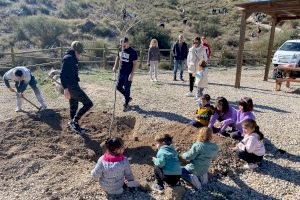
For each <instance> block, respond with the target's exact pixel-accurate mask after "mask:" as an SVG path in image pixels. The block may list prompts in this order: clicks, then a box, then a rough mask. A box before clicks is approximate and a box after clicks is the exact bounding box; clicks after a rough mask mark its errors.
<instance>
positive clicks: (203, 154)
mask: <svg viewBox="0 0 300 200" xmlns="http://www.w3.org/2000/svg"><path fill="white" fill-rule="evenodd" d="M218 150H219V147H218V145H216V144H215V143H212V142H195V143H194V144H193V145H192V147H191V149H190V150H189V151H187V152H185V153H183V154H182V158H183V159H185V160H187V161H190V163H189V164H187V165H186V166H185V167H184V168H185V169H186V170H188V171H189V172H191V173H193V174H195V175H197V176H201V175H203V174H204V173H207V172H208V168H209V165H210V162H211V160H212V159H213V158H215V157H216V156H217V154H218Z"/></svg>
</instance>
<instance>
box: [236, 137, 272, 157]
mask: <svg viewBox="0 0 300 200" xmlns="http://www.w3.org/2000/svg"><path fill="white" fill-rule="evenodd" d="M237 148H238V150H239V151H245V150H246V151H247V152H248V153H253V154H255V155H257V156H263V155H265V153H266V150H265V145H264V142H263V140H260V139H259V135H258V134H257V133H252V134H251V135H245V137H244V139H243V140H242V141H241V142H240V143H238V144H237Z"/></svg>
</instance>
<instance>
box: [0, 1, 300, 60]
mask: <svg viewBox="0 0 300 200" xmlns="http://www.w3.org/2000/svg"><path fill="white" fill-rule="evenodd" d="M241 2H245V0H244V1H242V0H226V1H225V0H223V1H221V0H209V1H208V0H202V1H197V0H166V1H162V2H160V1H158V0H153V1H150V0H145V1H138V0H130V1H126V2H125V1H115V0H100V1H96V0H74V1H71V0H62V1H58V0H52V1H47V0H0V17H1V24H0V51H4V52H5V51H8V50H9V47H10V46H11V45H13V46H14V48H16V49H31V48H49V47H56V46H68V45H69V44H70V42H71V41H72V40H81V41H84V42H85V43H86V44H87V46H89V47H103V46H104V45H105V46H106V47H115V45H116V44H117V41H118V38H119V37H120V35H125V34H126V35H129V36H130V37H131V40H132V43H133V45H134V46H136V47H142V48H147V47H148V44H149V41H150V40H151V38H153V37H155V38H157V39H158V41H159V44H160V48H170V46H171V44H172V43H173V42H174V41H175V40H176V38H177V36H178V34H179V33H184V34H185V36H186V40H187V42H188V43H189V44H190V43H191V40H192V38H193V37H194V36H195V35H206V36H207V37H208V38H209V41H210V42H211V44H212V46H213V49H214V50H215V51H218V50H221V49H229V53H225V57H228V58H235V54H234V53H230V51H231V50H232V49H237V47H238V43H239V41H238V39H239V26H240V24H239V19H240V14H239V13H238V11H237V9H236V8H235V6H234V5H235V4H236V3H241ZM253 17H255V16H254V15H253ZM137 22H138V23H137ZM260 23H265V24H266V23H268V19H267V18H264V17H262V18H261V20H260ZM131 26H132V27H131ZM284 26H285V27H286V28H283V30H286V31H283V32H281V33H280V34H278V35H277V36H276V39H275V40H276V41H275V47H276V46H278V45H280V44H281V43H282V41H284V40H286V39H288V38H291V37H298V34H297V33H295V30H297V27H298V28H299V22H298V21H292V22H288V23H285V25H284ZM129 27H131V28H130V30H129V31H128V32H126V33H124V32H125V31H122V30H125V29H129ZM257 27H258V24H256V23H255V20H252V21H251V20H250V21H249V25H248V26H247V36H246V41H247V43H246V47H247V49H265V48H266V45H267V40H268V35H269V30H268V26H267V25H264V26H262V29H263V30H262V34H261V36H260V39H259V40H258V39H257V37H256V36H257V35H256V32H257ZM298 32H299V29H298Z"/></svg>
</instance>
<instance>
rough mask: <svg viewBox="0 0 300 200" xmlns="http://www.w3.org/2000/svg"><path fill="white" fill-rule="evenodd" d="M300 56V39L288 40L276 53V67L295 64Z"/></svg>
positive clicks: (274, 61)
mask: <svg viewBox="0 0 300 200" xmlns="http://www.w3.org/2000/svg"><path fill="white" fill-rule="evenodd" d="M299 56H300V39H299V40H287V41H286V42H285V43H283V45H281V46H280V47H279V48H278V50H277V51H276V52H275V54H274V57H273V59H272V63H273V64H274V66H278V65H282V64H294V63H295V62H296V61H297V60H298V58H299Z"/></svg>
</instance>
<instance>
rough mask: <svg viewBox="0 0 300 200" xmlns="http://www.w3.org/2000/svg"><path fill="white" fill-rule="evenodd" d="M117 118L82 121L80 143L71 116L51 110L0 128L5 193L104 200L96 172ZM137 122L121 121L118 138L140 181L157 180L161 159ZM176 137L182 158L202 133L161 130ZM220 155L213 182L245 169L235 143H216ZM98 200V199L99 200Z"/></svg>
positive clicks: (180, 127) (97, 115) (99, 115)
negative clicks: (154, 161)
mask: <svg viewBox="0 0 300 200" xmlns="http://www.w3.org/2000/svg"><path fill="white" fill-rule="evenodd" d="M110 118H111V114H110V113H108V112H106V111H101V112H90V113H89V114H88V115H87V116H85V117H84V118H83V120H82V122H81V123H82V125H83V126H85V128H86V129H87V130H88V131H87V134H86V135H85V136H83V137H80V136H79V135H77V134H74V133H73V132H71V131H70V130H69V129H68V128H67V122H68V112H67V110H45V111H42V112H40V113H39V114H38V115H37V114H33V113H27V114H24V115H22V116H19V117H17V118H15V119H11V120H8V121H6V122H0V126H1V127H2V128H1V130H0V135H1V140H0V144H1V146H0V159H1V160H0V161H1V165H0V166H1V167H0V168H1V170H0V180H1V182H2V185H3V188H2V189H4V190H3V191H5V189H7V190H8V189H9V188H13V190H12V192H14V194H13V195H12V193H8V194H9V195H12V197H15V198H17V197H18V195H23V196H22V198H29V197H36V198H41V199H45V198H52V199H53V198H56V197H57V198H59V197H70V198H72V197H74V198H79V197H80V198H81V197H82V195H85V196H88V197H91V196H94V197H95V198H103V196H102V195H104V194H103V193H100V194H99V186H98V184H97V183H95V182H93V181H91V180H90V175H89V173H90V170H91V169H92V168H93V167H94V165H95V162H96V161H97V159H98V158H99V156H101V155H102V150H101V147H100V144H101V142H103V141H104V140H105V139H106V138H107V133H108V129H109V125H110ZM136 124H138V125H139V126H147V124H143V123H141V122H138V120H137V119H136V118H135V117H133V116H127V117H117V118H116V120H115V122H114V124H113V128H112V135H113V136H118V137H122V138H123V139H124V141H125V145H126V147H127V149H126V151H125V154H126V156H128V157H129V159H130V163H131V166H132V170H133V173H134V175H135V177H136V178H137V180H139V181H141V182H143V183H149V182H151V181H153V180H154V177H153V164H152V159H151V158H152V157H153V156H155V154H156V150H155V148H154V140H153V138H154V135H138V133H137V132H136V131H135V130H136V128H135V126H136ZM161 132H162V133H169V134H171V135H172V136H173V137H174V145H175V146H176V148H177V149H178V151H179V152H184V151H186V150H188V149H189V148H190V147H191V145H192V143H193V142H194V140H195V139H194V138H195V137H196V132H197V129H194V128H192V127H189V126H186V125H184V124H176V123H174V124H173V125H170V126H169V127H167V128H163V129H162V130H158V133H161ZM213 141H215V142H216V143H217V144H218V145H219V146H220V153H219V155H218V157H217V158H216V159H215V160H214V161H213V165H212V167H211V168H210V174H211V176H210V177H211V178H213V179H217V178H219V177H221V176H226V175H227V174H228V173H231V172H232V170H234V169H236V168H237V167H238V166H240V163H239V160H238V159H237V158H236V157H235V156H234V155H232V153H230V152H229V151H228V148H229V147H230V146H233V145H234V142H233V141H232V140H230V139H227V138H220V137H217V136H216V137H214V138H213ZM96 194H97V195H98V196H95V195H96ZM82 198H83V197H82Z"/></svg>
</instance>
